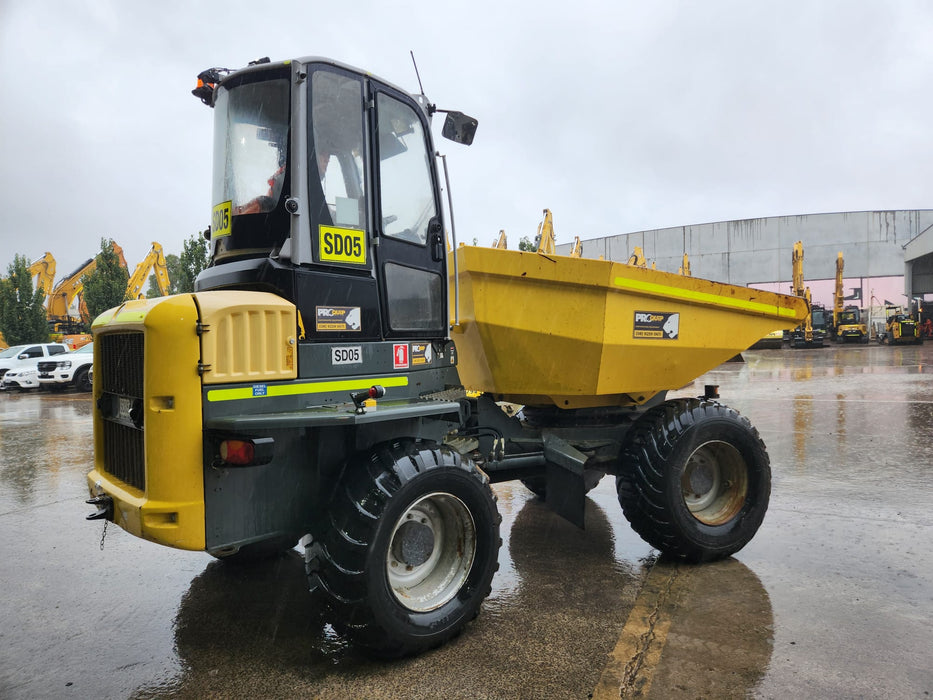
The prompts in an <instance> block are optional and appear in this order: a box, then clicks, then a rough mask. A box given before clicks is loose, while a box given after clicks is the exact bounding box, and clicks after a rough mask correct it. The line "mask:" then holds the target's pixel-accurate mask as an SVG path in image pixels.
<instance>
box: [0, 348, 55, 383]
mask: <svg viewBox="0 0 933 700" xmlns="http://www.w3.org/2000/svg"><path fill="white" fill-rule="evenodd" d="M65 352H68V346H66V345H64V344H63V343H36V344H34V345H14V346H13V347H11V348H7V349H6V350H4V351H3V352H0V378H2V377H3V376H4V375H5V374H6V373H7V372H8V371H10V370H13V369H16V368H19V367H35V365H36V363H37V362H39V361H40V360H43V359H46V358H48V357H53V356H54V355H61V354H62V353H65Z"/></svg>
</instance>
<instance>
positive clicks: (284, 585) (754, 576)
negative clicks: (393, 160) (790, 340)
mask: <svg viewBox="0 0 933 700" xmlns="http://www.w3.org/2000/svg"><path fill="white" fill-rule="evenodd" d="M744 356H745V360H746V361H745V362H744V363H728V364H726V365H723V366H721V367H719V368H717V369H716V370H714V371H712V372H710V373H708V374H707V375H705V376H704V377H701V378H700V379H698V380H697V382H695V383H694V385H693V386H691V387H687V388H685V389H684V390H682V391H680V392H677V395H687V396H690V395H696V394H699V393H702V387H703V385H704V384H719V385H720V391H721V394H722V400H723V402H725V403H727V404H729V405H731V406H733V407H735V408H737V409H738V410H740V411H741V412H743V413H744V414H746V415H747V416H748V417H749V418H750V419H751V420H752V422H753V423H754V424H755V425H756V426H757V427H758V429H759V431H760V432H761V434H762V437H763V438H764V440H765V442H766V444H767V446H768V449H769V453H770V455H771V461H772V469H773V479H774V481H773V493H772V500H771V507H770V510H769V512H768V516H767V517H766V519H765V522H764V525H763V526H762V528H761V530H760V531H759V533H758V535H757V536H756V538H755V539H754V540H753V541H752V542H751V543H750V544H749V545H748V546H747V547H746V548H745V549H743V550H742V551H741V552H739V553H738V554H737V555H736V556H735V557H734V558H732V559H729V560H727V561H724V562H719V563H716V564H711V565H704V566H699V567H690V566H682V565H678V564H674V563H670V562H667V561H664V560H663V559H662V560H658V558H657V555H656V552H655V551H654V550H652V549H651V548H650V547H648V546H647V545H646V544H644V543H643V542H642V541H641V540H640V539H639V538H638V537H637V536H636V535H635V534H634V533H633V532H632V531H631V529H630V528H629V527H628V525H627V523H626V522H625V520H624V518H623V517H622V514H621V509H620V508H619V505H618V502H617V501H616V498H615V493H614V485H613V482H612V480H611V479H610V478H607V479H604V480H603V482H602V483H601V484H600V485H599V487H598V488H597V489H596V490H595V491H593V492H592V493H591V499H590V502H589V504H588V510H587V516H586V520H587V523H586V524H587V530H586V532H582V531H580V530H578V529H576V528H574V527H573V526H571V525H569V524H567V523H565V522H563V521H562V520H560V519H559V518H557V517H555V516H553V515H552V514H550V513H549V512H548V511H547V510H546V509H545V508H543V507H542V506H541V505H539V504H538V503H537V502H536V501H535V500H534V499H533V497H531V495H530V494H529V493H528V492H527V491H525V489H524V488H523V487H522V486H521V485H518V484H515V485H508V484H507V485H501V486H498V487H497V492H498V496H499V505H500V509H501V511H502V514H503V528H502V529H503V539H504V544H503V548H502V551H501V554H500V564H501V569H500V571H499V573H498V574H497V577H496V579H495V581H494V587H493V593H492V595H491V596H490V598H489V599H488V600H487V601H486V603H485V605H484V607H483V612H482V613H481V615H480V616H479V618H478V619H477V620H476V621H474V622H473V623H472V624H471V625H469V626H468V627H467V628H466V630H465V631H464V633H463V634H462V635H461V636H460V637H458V638H457V639H456V640H454V641H453V642H452V643H450V644H448V645H446V646H444V647H442V648H440V649H438V650H436V651H433V652H431V653H428V654H425V655H423V656H421V657H419V658H415V659H408V660H404V661H399V662H392V663H381V662H378V663H377V662H373V661H370V660H368V659H366V658H363V657H361V656H359V655H358V654H357V653H356V652H355V651H354V650H353V649H350V648H348V647H347V646H346V644H345V643H344V642H343V641H342V640H341V639H340V638H339V637H337V636H336V635H335V634H334V633H333V632H332V630H331V629H330V628H329V627H327V626H326V625H325V624H323V622H322V621H321V619H320V617H319V615H318V612H317V610H315V609H314V606H313V604H312V601H311V598H310V596H309V595H308V594H307V592H306V590H305V581H304V573H303V568H302V564H301V562H300V560H299V559H298V557H297V556H295V557H289V558H284V559H280V560H277V561H276V562H275V563H273V564H272V565H270V566H269V567H266V568H264V569H259V570H254V571H243V570H236V569H232V568H231V567H228V566H224V565H222V564H220V563H219V562H216V561H214V560H213V559H211V558H210V557H208V556H207V555H206V554H199V553H191V552H181V551H174V550H169V549H165V548H162V547H159V546H156V545H153V544H150V543H148V542H143V541H140V540H137V539H135V538H133V537H131V536H129V535H126V534H125V533H124V532H122V531H121V530H119V529H118V528H116V527H114V526H111V527H109V528H108V529H107V532H106V538H105V539H104V542H103V544H104V547H103V550H101V547H100V545H101V536H102V531H103V526H102V525H101V524H100V523H99V522H97V523H91V522H86V521H85V520H84V516H85V514H86V513H88V512H90V507H89V506H86V505H85V504H84V503H83V501H84V499H85V498H86V494H85V486H84V473H85V472H86V471H87V469H88V468H89V464H90V462H91V454H92V445H91V425H90V412H91V405H90V398H89V396H88V395H82V394H66V395H52V394H23V395H18V394H6V395H0V591H2V597H0V601H2V603H0V649H2V652H0V698H40V697H41V698H69V697H75V698H77V697H82V698H85V697H102V698H129V697H138V698H162V697H206V696H210V697H259V696H265V697H322V698H329V697H337V698H342V697H351V698H362V697H416V696H418V697H462V698H478V697H484V698H505V697H509V698H512V697H521V698H533V697H534V698H538V697H554V698H587V697H591V696H592V697H597V698H605V697H620V696H622V697H639V696H641V697H652V698H669V697H675V696H677V697H689V698H697V697H703V698H722V697H746V696H751V697H760V698H788V697H833V698H874V697H885V698H922V697H928V696H929V695H930V694H931V693H933V631H931V630H933V546H931V544H930V539H931V533H933V495H931V494H933V466H931V461H933V460H931V452H933V450H931V440H933V369H931V365H928V364H927V363H931V364H933V344H928V345H924V346H922V347H880V346H875V345H872V346H845V347H829V348H825V349H822V350H817V349H813V350H791V349H784V350H762V351H755V352H747V353H745V355H744Z"/></svg>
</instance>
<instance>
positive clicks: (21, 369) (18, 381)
mask: <svg viewBox="0 0 933 700" xmlns="http://www.w3.org/2000/svg"><path fill="white" fill-rule="evenodd" d="M38 388H39V380H38V370H37V369H36V365H35V363H33V364H31V365H30V364H25V365H19V366H18V367H14V368H13V369H11V370H8V371H7V372H5V373H4V375H3V379H0V391H10V390H11V389H18V390H19V391H26V390H27V389H38Z"/></svg>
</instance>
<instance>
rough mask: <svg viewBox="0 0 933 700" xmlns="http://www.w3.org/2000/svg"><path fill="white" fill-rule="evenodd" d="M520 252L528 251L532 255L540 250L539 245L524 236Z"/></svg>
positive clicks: (519, 243) (519, 246) (519, 244)
mask: <svg viewBox="0 0 933 700" xmlns="http://www.w3.org/2000/svg"><path fill="white" fill-rule="evenodd" d="M518 249H519V250H528V251H531V252H532V253H533V252H535V251H536V250H538V245H537V243H535V242H533V241H532V240H530V239H529V238H528V236H522V238H521V240H520V241H519V242H518Z"/></svg>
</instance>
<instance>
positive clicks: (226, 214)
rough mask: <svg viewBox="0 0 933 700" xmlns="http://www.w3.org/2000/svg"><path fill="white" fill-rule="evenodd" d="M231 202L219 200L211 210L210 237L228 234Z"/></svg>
mask: <svg viewBox="0 0 933 700" xmlns="http://www.w3.org/2000/svg"><path fill="white" fill-rule="evenodd" d="M231 204H232V203H231V202H230V200H227V201H226V202H221V203H220V204H218V205H217V206H216V207H214V209H213V210H212V211H211V239H214V238H220V237H221V236H229V235H230V223H231V222H230V213H231Z"/></svg>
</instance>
